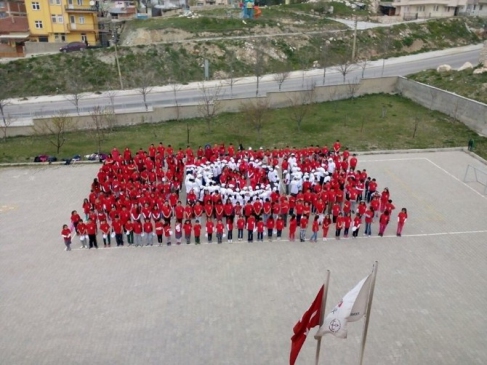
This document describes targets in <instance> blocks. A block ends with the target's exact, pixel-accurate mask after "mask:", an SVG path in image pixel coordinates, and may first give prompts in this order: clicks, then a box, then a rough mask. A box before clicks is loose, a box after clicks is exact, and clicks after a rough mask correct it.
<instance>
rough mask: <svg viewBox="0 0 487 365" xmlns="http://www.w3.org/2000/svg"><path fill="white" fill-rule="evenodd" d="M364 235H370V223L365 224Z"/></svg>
mask: <svg viewBox="0 0 487 365" xmlns="http://www.w3.org/2000/svg"><path fill="white" fill-rule="evenodd" d="M365 235H368V236H371V235H372V223H367V222H366V223H365Z"/></svg>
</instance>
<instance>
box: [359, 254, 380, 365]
mask: <svg viewBox="0 0 487 365" xmlns="http://www.w3.org/2000/svg"><path fill="white" fill-rule="evenodd" d="M378 266H379V262H378V261H376V262H375V263H374V269H373V274H374V277H373V278H372V283H371V285H370V293H369V299H368V302H367V313H366V317H365V323H364V330H363V332H362V348H361V349H360V362H359V364H360V365H362V364H363V361H364V351H365V341H366V340H367V330H368V329H369V319H370V311H371V309H372V299H373V297H374V289H375V278H376V277H377V267H378Z"/></svg>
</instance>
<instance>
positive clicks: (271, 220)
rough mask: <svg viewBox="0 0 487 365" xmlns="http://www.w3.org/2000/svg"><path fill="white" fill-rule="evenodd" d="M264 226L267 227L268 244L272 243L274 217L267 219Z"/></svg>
mask: <svg viewBox="0 0 487 365" xmlns="http://www.w3.org/2000/svg"><path fill="white" fill-rule="evenodd" d="M265 226H266V227H267V239H268V240H269V242H272V232H273V231H274V227H275V222H274V217H273V216H272V215H270V216H268V217H267V222H266V224H265Z"/></svg>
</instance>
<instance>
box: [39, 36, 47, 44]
mask: <svg viewBox="0 0 487 365" xmlns="http://www.w3.org/2000/svg"><path fill="white" fill-rule="evenodd" d="M39 42H44V43H47V42H49V38H48V37H46V36H43V37H39Z"/></svg>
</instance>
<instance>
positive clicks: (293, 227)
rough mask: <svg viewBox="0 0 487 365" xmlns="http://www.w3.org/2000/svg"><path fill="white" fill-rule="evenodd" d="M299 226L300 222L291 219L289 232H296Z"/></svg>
mask: <svg viewBox="0 0 487 365" xmlns="http://www.w3.org/2000/svg"><path fill="white" fill-rule="evenodd" d="M297 226H298V221H297V220H296V219H291V220H290V221H289V232H296V227H297Z"/></svg>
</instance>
